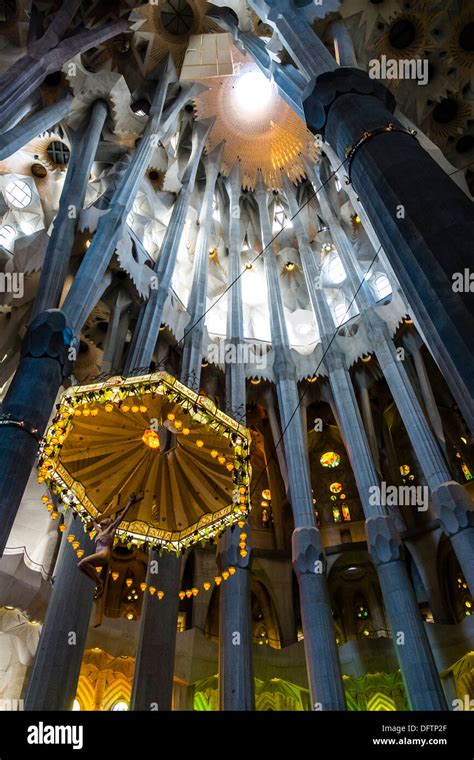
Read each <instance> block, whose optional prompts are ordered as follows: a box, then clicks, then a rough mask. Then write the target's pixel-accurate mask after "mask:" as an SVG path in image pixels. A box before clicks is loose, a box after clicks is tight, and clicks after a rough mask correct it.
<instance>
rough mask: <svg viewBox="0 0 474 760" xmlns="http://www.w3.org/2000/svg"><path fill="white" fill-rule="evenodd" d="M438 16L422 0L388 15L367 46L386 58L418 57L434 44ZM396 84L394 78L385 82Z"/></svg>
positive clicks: (395, 85) (413, 58) (406, 58)
mask: <svg viewBox="0 0 474 760" xmlns="http://www.w3.org/2000/svg"><path fill="white" fill-rule="evenodd" d="M439 17H440V14H439V13H430V12H429V7H428V5H427V4H426V3H424V2H422V3H421V5H420V6H419V7H417V9H416V10H412V11H410V12H406V13H402V14H397V15H395V16H393V17H391V18H390V19H389V20H388V22H387V23H386V24H385V25H384V26H383V29H382V31H381V32H380V34H377V35H376V37H375V39H374V42H373V44H371V46H370V48H371V49H374V50H375V52H376V54H377V55H378V56H381V55H385V56H386V57H387V58H388V59H390V60H395V61H400V60H416V59H422V58H424V57H426V54H427V53H428V52H429V51H430V50H433V49H434V47H435V45H436V43H435V37H434V35H433V31H434V29H435V27H436V23H437V21H438V20H439ZM398 84H399V80H398V79H393V80H390V82H389V85H390V86H391V87H392V88H393V87H397V86H398Z"/></svg>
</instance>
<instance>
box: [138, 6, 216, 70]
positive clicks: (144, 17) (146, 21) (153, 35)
mask: <svg viewBox="0 0 474 760" xmlns="http://www.w3.org/2000/svg"><path fill="white" fill-rule="evenodd" d="M208 10H210V5H209V3H207V2H205V1H204V0H155V2H150V3H147V4H146V5H142V6H140V7H139V8H136V9H135V10H134V11H133V13H132V15H131V17H130V18H131V19H132V20H133V21H134V22H135V26H134V29H135V34H134V38H133V48H134V51H135V55H136V57H137V60H138V63H139V66H140V69H141V71H142V74H143V75H145V76H146V75H147V74H149V73H150V72H152V71H153V70H154V69H155V68H156V66H157V65H158V64H159V62H160V61H161V60H162V59H163V58H164V57H165V55H167V53H171V55H172V57H173V61H174V64H175V66H176V70H177V71H178V72H179V71H180V70H181V66H182V63H183V60H184V56H185V54H186V50H187V47H188V44H189V40H190V37H191V36H192V35H196V34H206V33H209V32H221V29H220V28H219V27H218V26H217V24H216V23H215V22H214V21H212V19H210V18H208V17H207V15H206V14H207V12H208Z"/></svg>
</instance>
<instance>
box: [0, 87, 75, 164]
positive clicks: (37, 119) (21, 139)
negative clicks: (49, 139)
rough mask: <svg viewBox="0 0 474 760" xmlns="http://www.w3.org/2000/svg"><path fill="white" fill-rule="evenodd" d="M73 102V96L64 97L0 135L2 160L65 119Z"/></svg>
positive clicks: (0, 155) (0, 157)
mask: <svg viewBox="0 0 474 760" xmlns="http://www.w3.org/2000/svg"><path fill="white" fill-rule="evenodd" d="M71 103H72V98H71V97H69V96H68V97H66V98H62V99H61V100H58V102H57V103H54V104H53V105H52V106H48V107H47V108H43V109H42V110H41V111H38V113H35V114H34V115H33V116H30V117H29V118H28V119H26V120H25V121H24V122H22V123H21V124H19V125H17V126H16V127H13V129H9V130H8V132H4V134H3V135H0V161H3V160H4V159H5V158H8V156H12V155H13V153H16V151H17V150H20V148H23V146H24V145H26V144H27V143H29V142H30V140H33V138H34V137H37V136H38V135H39V134H40V133H41V132H45V131H46V130H47V129H50V127H52V126H53V125H54V124H57V123H58V122H59V121H61V119H64V117H65V116H67V114H68V113H69V109H70V108H71Z"/></svg>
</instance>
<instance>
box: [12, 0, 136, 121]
mask: <svg viewBox="0 0 474 760" xmlns="http://www.w3.org/2000/svg"><path fill="white" fill-rule="evenodd" d="M79 5H80V0H64V3H63V6H62V7H61V9H60V10H59V11H58V12H57V13H56V15H55V17H54V20H53V22H52V23H51V25H50V26H49V28H48V29H47V30H46V32H45V34H43V36H42V37H40V39H38V40H35V41H34V42H31V43H30V44H29V45H28V52H27V54H26V55H24V56H22V57H21V58H20V59H19V60H18V61H16V62H15V64H14V65H13V66H11V67H10V68H9V69H8V70H7V71H6V72H5V73H4V74H2V76H1V77H0V113H1V116H0V129H1V128H2V126H3V127H5V125H6V124H8V122H9V121H10V120H11V117H12V115H13V114H14V113H15V111H16V110H18V108H19V106H20V105H21V104H22V103H23V102H24V101H25V100H27V98H28V97H29V96H30V95H31V94H32V93H33V92H35V91H36V90H37V89H38V87H39V86H40V85H41V83H42V82H43V80H44V78H45V77H46V76H47V75H48V74H50V73H51V72H53V71H58V70H60V69H61V68H62V67H63V65H64V64H65V63H66V61H70V60H71V59H72V58H74V56H75V55H77V54H78V53H85V52H86V51H87V50H90V49H91V48H93V47H95V46H98V45H101V44H102V43H103V42H106V41H107V40H109V39H111V38H112V37H115V35H117V34H120V33H121V32H125V31H127V30H128V29H129V22H128V20H127V19H117V20H116V21H111V20H110V19H109V20H108V21H107V22H106V23H105V24H103V25H102V26H96V27H93V28H92V29H86V28H85V27H84V26H81V27H78V30H77V31H76V32H75V33H74V32H73V33H72V34H70V35H69V36H68V37H66V38H64V39H62V38H63V37H64V35H65V33H66V31H67V29H68V27H69V24H70V22H71V20H72V18H73V17H74V14H75V12H76V10H77V8H78V7H79Z"/></svg>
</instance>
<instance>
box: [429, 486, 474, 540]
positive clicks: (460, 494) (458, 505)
mask: <svg viewBox="0 0 474 760" xmlns="http://www.w3.org/2000/svg"><path fill="white" fill-rule="evenodd" d="M432 495H433V501H434V503H435V505H436V511H437V513H438V517H439V519H440V521H441V525H442V526H443V530H444V531H445V532H446V533H447V535H448V536H454V535H456V533H459V531H461V530H464V529H465V528H474V503H473V502H472V500H471V498H470V496H469V494H468V493H467V491H466V489H465V488H463V487H462V485H460V484H459V483H456V482H455V481H454V480H450V481H449V482H448V483H442V484H441V485H440V486H438V487H437V488H435V489H434V490H433V492H432Z"/></svg>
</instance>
